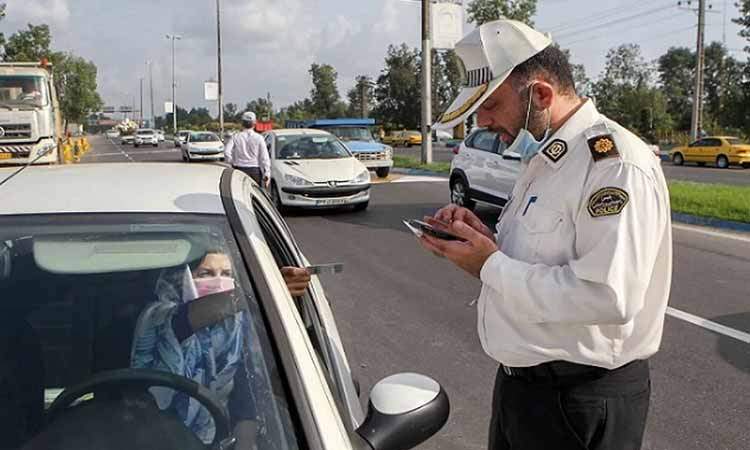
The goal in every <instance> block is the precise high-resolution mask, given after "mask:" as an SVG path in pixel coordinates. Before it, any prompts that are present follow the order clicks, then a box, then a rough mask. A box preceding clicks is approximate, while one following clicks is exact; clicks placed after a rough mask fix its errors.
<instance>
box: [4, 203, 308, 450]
mask: <svg viewBox="0 0 750 450" xmlns="http://www.w3.org/2000/svg"><path fill="white" fill-rule="evenodd" d="M0 292H2V297H1V298H0V309H1V311H0V321H2V324H1V325H2V326H0V330H2V333H0V355H2V356H0V357H2V360H1V362H0V368H2V369H1V370H0V396H2V399H3V408H11V409H6V411H12V414H3V417H4V419H3V421H0V430H2V433H1V434H0V435H1V436H2V437H1V438H0V442H2V443H1V444H0V448H3V449H5V448H7V449H17V448H21V447H22V446H24V448H48V447H49V446H48V445H46V444H45V442H46V443H47V444H48V443H49V442H50V440H51V439H61V438H65V437H68V438H70V437H71V436H66V434H76V435H75V436H72V438H74V439H78V438H80V437H79V436H78V433H80V430H81V429H89V430H93V431H90V432H87V437H86V439H87V442H88V441H92V440H93V441H92V442H91V443H90V444H89V447H87V448H109V447H107V446H106V445H104V444H103V443H105V442H106V439H107V437H108V432H107V430H106V429H100V428H97V424H100V423H101V422H100V421H99V420H98V417H101V416H107V417H115V418H116V417H126V418H127V420H123V422H122V424H121V426H122V427H124V428H123V430H119V431H120V432H121V433H133V435H136V434H137V435H138V437H139V439H143V442H159V440H165V442H166V438H165V436H168V437H169V440H171V441H172V442H198V441H202V442H203V443H209V442H211V441H212V439H213V438H214V436H215V434H216V433H217V430H222V429H224V427H223V426H222V425H223V424H227V417H226V416H224V418H223V420H221V421H219V422H218V425H219V426H217V422H214V420H213V419H212V416H211V415H210V414H209V413H208V410H207V409H205V408H204V407H203V406H201V404H199V402H198V401H197V400H196V399H195V398H193V397H191V396H190V395H188V393H187V392H184V391H182V390H173V389H167V388H164V387H160V388H151V389H150V390H146V388H137V387H136V383H135V382H133V380H146V378H143V377H147V376H150V377H154V376H155V375H154V374H156V375H159V373H161V375H159V377H161V378H162V379H167V380H168V381H169V383H175V384H172V385H171V386H175V385H176V386H178V387H179V386H180V384H179V383H182V384H183V385H184V384H185V383H186V382H190V381H192V382H195V383H199V384H201V385H203V386H204V387H205V388H206V390H205V392H206V393H207V395H208V397H210V398H211V399H212V400H213V401H215V402H218V404H219V405H221V406H222V407H223V408H224V409H225V411H226V413H227V414H228V419H229V421H230V423H231V427H232V428H233V429H234V430H235V431H236V430H238V427H245V428H242V429H243V430H245V431H247V430H250V432H249V434H247V432H246V433H245V434H244V435H245V436H247V439H248V441H245V442H249V443H248V444H247V445H246V446H245V445H243V446H241V447H236V448H266V449H281V450H290V449H298V448H299V446H300V445H299V444H298V443H297V441H296V437H295V435H296V434H297V433H296V432H295V430H294V428H293V425H292V424H293V423H294V421H293V420H292V417H291V415H290V412H289V411H290V403H289V402H288V400H287V396H286V388H285V383H284V382H283V381H282V379H281V378H280V376H281V374H280V372H279V367H278V365H277V359H276V357H277V354H276V353H275V347H274V346H273V345H272V344H271V341H270V337H269V333H268V331H267V326H266V322H265V319H264V316H263V315H262V313H261V308H260V306H259V304H258V301H257V299H256V297H255V294H254V292H255V291H254V289H253V285H252V280H251V278H250V276H249V274H248V272H247V271H246V270H245V269H244V265H243V261H242V258H241V256H240V254H239V252H238V249H237V245H236V242H235V241H234V238H233V234H232V232H231V230H230V228H229V225H228V223H227V220H226V218H225V217H224V216H218V215H190V214H179V215H175V214H170V215H166V214H96V215H89V214H87V215H65V216H61V215H55V216H45V215H39V216H25V217H24V216H14V217H5V218H0ZM115 370H117V371H119V372H109V373H107V374H106V375H105V374H104V373H105V372H107V371H115ZM154 371H157V372H154ZM95 376H98V378H99V381H98V382H97V384H96V386H93V385H90V386H93V387H92V388H90V389H88V390H84V391H80V392H78V393H77V394H71V388H72V387H73V386H76V385H79V384H80V383H86V382H87V380H88V382H91V383H93V381H92V380H94V379H96V378H92V377H95ZM125 376H129V377H131V383H130V384H127V383H125V382H122V381H120V382H116V380H119V379H120V377H125ZM103 379H109V382H106V383H104V382H103V381H102V380H103ZM146 386H153V385H152V384H146ZM162 386H164V385H162ZM182 389H185V388H184V387H183V388H182ZM199 393H200V392H199ZM68 395H73V396H72V397H68ZM56 399H58V401H57V402H55V400H56ZM76 399H78V401H76ZM71 403H72V404H73V405H72V406H71V407H69V408H65V406H68V405H69V404H71ZM53 414H54V416H55V420H52V421H51V420H49V419H50V417H51V416H52V415H53ZM221 416H222V415H220V417H221ZM115 421H116V420H115ZM108 423H109V422H108ZM109 426H113V425H111V424H110V425H109ZM76 430H78V431H76ZM128 430H130V431H128ZM92 433H93V434H92ZM241 434H242V433H236V434H235V435H241ZM92 436H93V437H92ZM97 436H98V437H97ZM220 437H221V436H220ZM224 437H226V435H225V436H224ZM96 439H100V441H96ZM184 439H186V440H184ZM175 440H176V441H175ZM97 442H100V443H99V444H97ZM238 445H239V444H238ZM169 448H195V445H194V444H193V445H179V446H177V447H175V446H171V444H170V446H169Z"/></svg>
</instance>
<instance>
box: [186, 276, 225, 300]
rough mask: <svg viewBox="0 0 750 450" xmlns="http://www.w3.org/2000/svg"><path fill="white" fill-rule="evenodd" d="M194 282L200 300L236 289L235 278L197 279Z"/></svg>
mask: <svg viewBox="0 0 750 450" xmlns="http://www.w3.org/2000/svg"><path fill="white" fill-rule="evenodd" d="M193 281H194V282H195V289H196V291H197V292H198V298H201V297H205V296H207V295H211V294H217V293H219V292H226V291H231V290H233V289H234V278H230V277H211V278H196V279H194V280H193Z"/></svg>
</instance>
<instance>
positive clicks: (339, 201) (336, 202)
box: [315, 198, 348, 206]
mask: <svg viewBox="0 0 750 450" xmlns="http://www.w3.org/2000/svg"><path fill="white" fill-rule="evenodd" d="M347 201H348V200H347V199H343V198H331V199H326V200H316V201H315V204H316V205H318V206H322V205H343V204H344V203H346V202H347Z"/></svg>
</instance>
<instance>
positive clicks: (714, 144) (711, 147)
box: [701, 138, 729, 163]
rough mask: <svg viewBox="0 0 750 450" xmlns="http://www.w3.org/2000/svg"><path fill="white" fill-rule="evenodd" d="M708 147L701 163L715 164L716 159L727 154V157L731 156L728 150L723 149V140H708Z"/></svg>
mask: <svg viewBox="0 0 750 450" xmlns="http://www.w3.org/2000/svg"><path fill="white" fill-rule="evenodd" d="M706 141H707V145H706V147H705V151H704V153H703V154H702V155H701V156H702V158H701V162H705V163H713V162H715V161H716V157H717V156H719V155H720V154H726V155H727V157H728V156H729V152H728V151H727V150H728V148H727V149H725V148H722V143H721V139H718V138H708V139H706Z"/></svg>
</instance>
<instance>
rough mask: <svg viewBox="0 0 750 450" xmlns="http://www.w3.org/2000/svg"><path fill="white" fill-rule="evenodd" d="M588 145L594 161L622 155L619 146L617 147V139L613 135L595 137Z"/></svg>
mask: <svg viewBox="0 0 750 450" xmlns="http://www.w3.org/2000/svg"><path fill="white" fill-rule="evenodd" d="M588 144H589V150H591V156H592V157H593V158H594V161H599V160H600V159H605V158H611V157H613V156H619V155H620V152H619V151H618V150H617V145H615V139H614V138H613V137H612V135H611V134H603V135H600V136H596V137H593V138H591V139H589V140H588Z"/></svg>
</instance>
